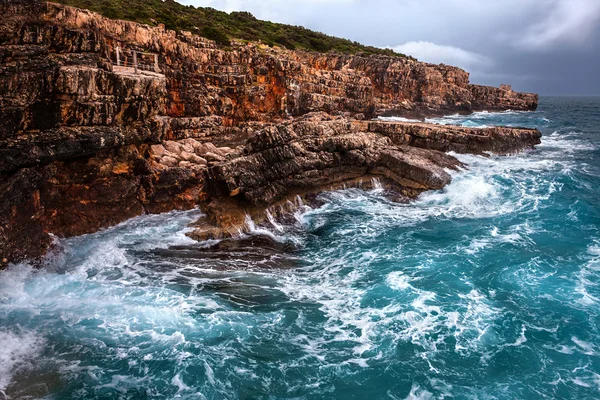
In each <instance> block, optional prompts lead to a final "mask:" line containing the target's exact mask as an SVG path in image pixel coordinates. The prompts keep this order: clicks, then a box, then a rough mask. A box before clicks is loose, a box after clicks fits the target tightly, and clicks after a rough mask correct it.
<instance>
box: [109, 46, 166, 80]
mask: <svg viewBox="0 0 600 400" xmlns="http://www.w3.org/2000/svg"><path fill="white" fill-rule="evenodd" d="M110 61H111V62H112V64H113V65H116V66H117V67H125V68H133V71H134V73H136V74H138V73H139V72H140V71H150V72H156V73H161V70H160V67H159V66H158V54H156V53H146V52H142V51H137V50H123V49H121V48H120V47H119V46H117V47H115V52H114V57H111V60H110Z"/></svg>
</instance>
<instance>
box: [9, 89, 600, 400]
mask: <svg viewBox="0 0 600 400" xmlns="http://www.w3.org/2000/svg"><path fill="white" fill-rule="evenodd" d="M435 122H440V123H450V122H451V123H459V124H464V125H469V126H482V125H495V124H504V125H517V126H530V127H537V128H539V129H540V130H541V131H542V132H543V134H544V137H543V139H542V145H540V146H539V147H538V148H537V149H536V150H535V151H532V152H527V153H525V154H520V155H516V156H509V157H496V156H492V157H489V158H484V157H478V156H469V155H467V156H465V155H458V158H460V160H462V161H463V162H465V163H467V164H468V165H469V169H468V170H464V171H460V172H456V173H453V182H452V184H450V185H449V186H448V187H447V188H446V189H444V190H443V191H439V192H431V193H426V194H424V195H422V196H421V197H420V198H419V199H418V200H417V201H416V202H414V203H411V204H395V203H393V202H390V201H388V200H387V199H386V196H385V193H383V191H382V190H373V191H366V192H365V191H360V190H356V189H350V190H344V191H338V192H334V193H329V194H324V195H322V198H323V200H325V201H326V203H325V205H324V206H322V207H320V208H318V209H310V208H309V207H303V208H302V209H301V210H300V211H299V212H298V213H297V214H296V215H295V216H294V217H295V218H294V219H293V221H290V222H289V223H287V224H283V225H278V224H274V225H273V226H270V227H263V228H262V229H258V228H257V233H263V234H268V235H271V236H272V237H274V238H275V239H276V240H277V241H278V242H279V243H281V244H280V245H277V246H266V247H265V246H256V245H254V246H253V245H252V244H251V243H246V242H247V241H241V242H238V243H233V244H232V243H228V244H221V247H218V246H217V247H214V246H212V247H211V243H204V244H196V243H194V242H192V241H191V240H189V239H187V238H186V237H185V235H184V232H185V231H186V230H187V229H188V228H186V225H187V224H188V223H189V222H192V221H194V220H195V218H197V217H198V215H200V213H199V212H198V211H190V212H173V213H168V214H163V215H156V216H144V217H140V218H135V219H133V220H130V221H128V222H125V223H123V224H121V225H119V226H117V227H114V228H111V229H108V230H105V231H102V232H99V233H96V234H92V235H86V236H82V237H78V238H72V239H69V240H66V241H64V240H63V241H59V242H58V244H59V245H60V246H61V247H62V248H63V250H62V252H60V253H58V254H57V255H56V256H55V257H54V258H53V259H52V260H50V261H49V266H48V268H47V269H45V270H43V271H36V270H33V269H31V268H30V267H28V266H25V265H15V266H12V267H11V268H10V269H9V270H7V271H4V272H1V273H0V344H1V346H0V389H1V390H2V391H3V392H6V394H7V395H8V396H9V397H10V398H28V397H29V398H43V397H46V398H51V399H71V398H74V399H91V398H102V399H112V398H115V399H117V398H123V399H146V398H157V399H160V398H182V399H197V398H200V399H202V398H206V399H236V398H239V399H281V398H287V399H365V398H368V399H405V398H408V399H429V398H446V399H449V398H457V399H463V398H465V399H514V398H522V399H537V398H566V399H584V398H586V399H587V398H599V397H600V331H599V329H600V316H599V314H600V207H599V202H598V199H599V198H600V99H593V98H588V99H583V98H542V101H541V105H540V109H539V111H537V112H535V113H518V112H505V113H476V114H474V115H471V116H466V117H459V116H453V117H446V118H442V119H437V120H435ZM212 244H214V243H212ZM0 398H2V394H1V393H0Z"/></svg>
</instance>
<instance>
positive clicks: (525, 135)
mask: <svg viewBox="0 0 600 400" xmlns="http://www.w3.org/2000/svg"><path fill="white" fill-rule="evenodd" d="M0 15H1V16H2V19H1V20H0V97H1V100H0V120H1V121H2V123H1V124H0V256H1V257H0V264H6V263H7V262H9V261H15V260H21V259H25V258H29V257H34V258H35V257H39V256H40V255H42V254H44V253H45V251H46V250H47V248H48V246H49V245H50V244H51V236H49V233H54V234H56V235H59V236H70V235H77V234H82V233H87V232H92V231H94V230H97V229H99V228H101V227H106V226H109V225H112V224H115V223H118V222H120V221H122V220H124V219H126V218H129V217H133V216H135V215H139V214H141V213H145V212H161V211H166V210H171V209H174V208H190V207H194V206H196V205H198V204H200V205H203V207H204V208H205V210H206V211H207V213H208V214H209V219H210V217H212V222H210V224H209V225H211V224H212V225H211V226H210V227H208V228H206V226H205V228H206V229H204V233H202V234H198V235H197V237H198V238H201V237H215V236H219V235H223V234H224V233H223V230H222V229H221V228H227V227H230V226H237V225H239V224H243V221H240V220H239V218H237V219H236V218H233V219H232V218H230V217H231V216H232V215H234V214H236V212H238V211H239V212H238V214H239V215H242V214H246V213H255V214H256V213H259V211H256V210H259V209H264V208H265V207H268V206H269V205H272V204H276V203H278V202H281V201H283V200H284V199H286V198H287V197H289V196H291V195H295V194H303V193H308V192H311V191H312V192H314V191H317V190H320V189H323V188H326V187H330V186H332V185H336V184H341V183H343V182H350V181H353V182H354V181H356V180H360V179H362V178H366V177H370V176H381V177H383V178H385V179H387V180H388V181H389V182H391V183H392V184H394V185H395V186H396V187H397V188H398V190H399V191H401V192H402V193H403V194H405V195H407V196H414V195H416V194H418V193H419V192H421V191H423V190H427V189H437V188H440V187H442V186H443V185H444V184H446V183H448V182H449V176H448V175H447V173H446V172H445V170H444V168H454V167H456V166H457V165H459V163H458V161H456V159H454V158H453V157H451V156H448V155H446V154H444V153H442V152H444V151H448V150H453V151H459V152H471V153H481V152H483V151H496V152H499V153H508V152H513V151H517V150H520V149H522V148H527V147H532V146H533V145H535V144H537V143H538V142H539V136H540V135H539V132H538V131H535V130H527V129H510V128H491V129H487V130H486V129H483V130H473V129H467V128H458V127H439V126H438V127H436V126H430V125H426V124H402V123H397V124H393V123H383V122H377V123H375V122H368V121H367V120H369V119H371V118H373V117H375V116H379V115H397V116H410V117H422V116H427V115H441V114H447V113H456V112H460V113H469V112H472V111H474V110H506V109H514V110H534V109H535V108H536V106H537V100H538V98H537V95H534V94H527V93H518V92H514V91H512V90H511V89H510V88H509V87H502V88H493V87H485V86H477V85H472V84H470V83H469V79H468V78H469V77H468V74H467V73H466V72H465V71H463V70H461V69H459V68H455V67H450V66H446V65H432V64H425V63H420V62H417V61H415V60H412V59H409V58H402V57H390V56H385V55H370V56H366V55H337V54H330V53H327V54H322V53H314V52H305V51H293V50H288V49H282V48H278V47H269V46H266V45H261V44H247V43H235V42H234V43H232V45H231V48H222V47H219V46H217V45H215V43H214V42H212V41H210V40H207V39H205V38H202V37H200V36H196V35H193V34H191V33H188V32H174V31H170V30H166V29H165V28H164V27H150V26H147V25H141V24H137V23H133V22H126V21H118V20H110V19H107V18H104V17H102V16H100V15H98V14H95V13H92V12H90V11H86V10H81V9H76V8H71V7H65V6H62V5H58V4H53V3H44V2H35V1H34V2H32V1H25V0H13V1H5V2H3V3H2V5H0ZM117 54H118V55H119V56H118V59H117ZM134 57H135V58H136V61H137V68H134V65H136V64H134ZM117 60H118V62H117ZM136 69H137V70H136ZM216 199H221V200H219V201H220V202H221V204H225V203H227V204H229V206H228V210H229V211H227V210H225V211H223V210H222V209H220V210H219V211H215V210H216V209H217V208H215V200H216ZM225 199H227V200H225ZM217 203H218V201H217ZM211 204H212V206H210V205H211ZM233 209H235V210H237V211H235V212H233V211H231V210H233ZM211 210H212V214H211ZM255 211H256V212H255ZM236 215H237V214H236ZM228 218H229V219H230V221H227V219H228ZM236 224H237V225H236ZM205 225H206V224H205ZM219 229H221V230H219ZM217 231H218V232H217ZM207 232H208V233H207Z"/></svg>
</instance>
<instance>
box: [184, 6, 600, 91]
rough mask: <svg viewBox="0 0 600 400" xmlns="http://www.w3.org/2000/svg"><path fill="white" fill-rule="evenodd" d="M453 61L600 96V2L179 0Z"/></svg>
mask: <svg viewBox="0 0 600 400" xmlns="http://www.w3.org/2000/svg"><path fill="white" fill-rule="evenodd" d="M180 1H181V2H182V3H184V4H193V5H196V6H210V7H214V8H217V9H222V10H225V11H233V10H245V11H250V12H252V13H253V14H255V15H256V16H257V17H258V18H261V19H268V20H272V21H276V22H282V23H289V24H294V25H303V26H306V27H308V28H310V29H314V30H318V31H321V32H324V33H327V34H330V35H335V36H341V37H346V38H349V39H352V40H356V41H359V42H361V43H365V44H369V45H374V46H379V47H392V48H395V49H397V50H398V51H402V52H405V53H411V54H412V55H414V56H416V57H417V58H419V59H422V60H424V61H428V62H444V63H446V64H454V65H458V66H460V67H463V68H465V69H467V70H468V71H469V72H471V77H472V79H471V80H472V81H474V82H476V83H482V84H492V85H498V84H500V83H513V86H515V87H516V88H517V89H519V90H527V91H534V92H538V93H541V94H600V79H598V78H597V77H596V72H595V71H597V70H598V69H600V51H599V50H600V30H599V27H600V0H495V1H489V0H381V1H377V2H374V1H373V0H180Z"/></svg>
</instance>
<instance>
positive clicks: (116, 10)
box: [55, 0, 406, 57]
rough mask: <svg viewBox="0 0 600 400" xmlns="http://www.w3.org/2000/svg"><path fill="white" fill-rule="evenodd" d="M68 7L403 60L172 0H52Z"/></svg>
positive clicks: (216, 36) (215, 35)
mask: <svg viewBox="0 0 600 400" xmlns="http://www.w3.org/2000/svg"><path fill="white" fill-rule="evenodd" d="M55 1H57V2H59V3H63V4H66V5H69V6H74V7H79V8H87V9H89V10H92V11H96V12H98V13H100V14H102V15H104V16H105V17H108V18H113V19H126V20H130V21H136V22H140V23H145V24H164V25H165V26H166V27H167V28H168V29H173V30H189V31H192V32H195V33H198V34H200V35H202V36H205V37H207V38H209V39H212V40H214V41H215V42H216V43H217V44H218V45H220V46H230V44H231V39H243V40H249V41H255V42H257V41H259V40H260V41H261V42H263V43H265V44H267V45H269V46H273V45H279V46H282V47H286V48H288V49H305V50H310V51H318V52H328V51H333V52H337V53H345V54H357V53H364V54H381V55H387V56H393V57H406V56H405V55H403V54H399V53H395V52H394V51H393V50H390V49H381V48H378V47H373V46H365V45H362V44H360V43H358V42H353V41H351V40H348V39H341V38H337V37H333V36H329V35H325V34H324V33H320V32H315V31H311V30H309V29H306V28H303V27H301V26H292V25H285V24H278V23H274V22H270V21H261V20H258V19H256V18H255V17H254V16H253V15H252V14H250V13H249V12H245V11H240V12H232V13H230V14H228V13H226V12H223V11H219V10H215V9H214V8H211V7H197V8H196V7H193V6H184V5H182V4H179V3H177V2H175V1H174V0H165V1H163V0H55Z"/></svg>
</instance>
